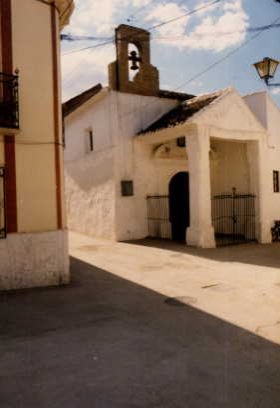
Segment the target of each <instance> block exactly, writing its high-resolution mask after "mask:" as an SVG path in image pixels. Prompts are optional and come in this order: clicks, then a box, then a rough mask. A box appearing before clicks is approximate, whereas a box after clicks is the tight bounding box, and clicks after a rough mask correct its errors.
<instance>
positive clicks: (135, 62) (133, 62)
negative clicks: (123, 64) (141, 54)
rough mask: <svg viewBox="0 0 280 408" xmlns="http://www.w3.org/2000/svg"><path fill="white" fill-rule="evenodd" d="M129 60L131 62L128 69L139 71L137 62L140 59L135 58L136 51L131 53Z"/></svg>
mask: <svg viewBox="0 0 280 408" xmlns="http://www.w3.org/2000/svg"><path fill="white" fill-rule="evenodd" d="M129 60H130V61H132V65H131V67H130V69H131V70H132V71H137V70H138V69H139V65H137V62H138V61H139V60H140V59H139V58H138V57H137V52H136V51H131V53H130V56H129Z"/></svg>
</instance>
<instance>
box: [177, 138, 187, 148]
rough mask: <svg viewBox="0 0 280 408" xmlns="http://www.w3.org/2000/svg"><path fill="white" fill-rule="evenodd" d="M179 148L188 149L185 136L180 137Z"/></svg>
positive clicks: (178, 140)
mask: <svg viewBox="0 0 280 408" xmlns="http://www.w3.org/2000/svg"><path fill="white" fill-rule="evenodd" d="M177 146H178V147H186V138H185V137H184V136H182V137H178V139H177Z"/></svg>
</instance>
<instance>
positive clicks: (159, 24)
mask: <svg viewBox="0 0 280 408" xmlns="http://www.w3.org/2000/svg"><path fill="white" fill-rule="evenodd" d="M221 1H223V0H214V1H212V2H211V3H207V4H204V5H203V6H200V7H198V8H196V9H194V10H190V11H188V12H187V13H184V14H181V15H180V16H177V17H174V18H172V19H170V20H166V21H163V22H161V23H158V24H156V25H154V26H151V27H149V28H147V29H146V30H147V31H152V30H155V29H156V28H159V27H162V26H164V25H167V24H170V23H174V22H175V21H178V20H180V19H182V18H184V17H187V16H190V15H193V14H195V13H198V12H200V11H202V10H205V9H207V8H209V7H212V6H214V5H215V4H218V3H220V2H221ZM139 35H141V34H139ZM124 40H125V39H124ZM113 42H114V37H111V39H110V40H108V41H105V42H103V43H100V44H95V45H92V46H88V47H84V48H80V49H78V50H73V51H69V52H66V53H64V54H62V56H65V55H70V54H75V53H77V52H81V51H85V50H89V49H91V48H99V47H103V46H105V45H108V44H111V43H113Z"/></svg>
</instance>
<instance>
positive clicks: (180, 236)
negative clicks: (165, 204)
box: [169, 172, 190, 241]
mask: <svg viewBox="0 0 280 408" xmlns="http://www.w3.org/2000/svg"><path fill="white" fill-rule="evenodd" d="M169 220H170V222H171V225H172V239H173V240H174V241H185V239H186V228H187V227H188V226H189V225H190V204H189V174H188V173H187V172H180V173H177V174H175V176H174V177H172V179H171V181H170V183H169Z"/></svg>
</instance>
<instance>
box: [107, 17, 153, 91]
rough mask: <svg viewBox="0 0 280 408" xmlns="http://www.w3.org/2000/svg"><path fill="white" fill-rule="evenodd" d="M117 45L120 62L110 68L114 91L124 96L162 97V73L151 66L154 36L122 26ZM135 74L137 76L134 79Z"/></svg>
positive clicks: (118, 30)
mask: <svg viewBox="0 0 280 408" xmlns="http://www.w3.org/2000/svg"><path fill="white" fill-rule="evenodd" d="M115 41H116V52H117V60H116V61H114V62H112V63H111V64H110V65H109V86H110V88H111V89H113V90H116V91H120V92H127V93H133V94H138V95H147V96H158V93H159V73H158V70H157V68H156V67H154V66H153V65H151V63H150V33H149V32H148V31H146V30H143V29H141V28H136V27H132V26H129V25H125V24H121V25H120V26H118V27H117V28H116V33H115ZM131 48H132V51H130V50H131ZM132 73H135V74H134V76H133V78H132V75H131V74H132Z"/></svg>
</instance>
